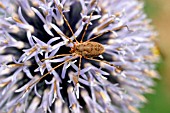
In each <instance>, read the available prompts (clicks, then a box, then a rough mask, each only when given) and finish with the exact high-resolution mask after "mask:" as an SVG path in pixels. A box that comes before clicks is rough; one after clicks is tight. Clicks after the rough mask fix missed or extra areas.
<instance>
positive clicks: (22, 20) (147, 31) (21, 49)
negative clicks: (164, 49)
mask: <svg viewBox="0 0 170 113" xmlns="http://www.w3.org/2000/svg"><path fill="white" fill-rule="evenodd" d="M143 5H144V4H143V2H141V1H140V2H139V1H138V0H1V1H0V14H1V15H0V112H10V113H21V112H26V113H46V112H51V113H69V112H73V113H86V112H88V113H139V111H138V108H139V107H141V106H142V105H143V103H145V102H147V100H146V98H145V97H144V96H143V94H145V93H152V92H153V90H152V88H151V87H152V86H154V84H155V83H154V80H153V79H154V78H159V75H158V73H157V71H156V65H155V64H156V63H157V62H158V61H159V51H158V48H157V46H156V44H155V37H156V36H157V33H156V32H155V31H154V28H153V27H152V26H151V25H150V22H151V20H150V19H147V16H146V14H145V13H144V12H143ZM59 8H61V11H62V13H61V12H60V10H59ZM93 11H94V14H93V15H92V16H91V17H90V14H92V13H91V12H93ZM62 14H63V15H64V16H65V17H66V19H67V21H68V22H69V24H70V26H71V28H73V33H71V31H70V28H69V26H68V24H67V22H66V20H65V18H64V17H63V15H62ZM89 19H90V20H89ZM87 24H89V26H88V29H87V31H86V35H85V37H84V40H88V39H91V38H93V37H94V36H97V35H100V34H102V33H103V35H101V36H100V37H98V38H96V39H95V40H92V41H96V42H98V43H101V44H102V45H103V47H104V48H105V51H104V53H103V54H101V55H99V56H98V57H97V59H98V60H100V61H101V62H95V61H92V60H87V59H86V58H83V60H82V63H81V66H80V67H81V69H80V72H79V65H78V63H79V57H78V56H76V55H75V54H72V53H70V52H69V50H70V48H73V46H74V44H76V40H78V41H80V37H81V36H82V33H83V32H84V31H85V27H86V25H87ZM121 26H126V27H122V28H121V29H115V28H119V27H121ZM107 31H109V32H107ZM105 32H107V33H105ZM68 38H69V39H68ZM75 39H76V40H75ZM70 40H71V41H72V42H73V43H71V42H70ZM63 48H64V49H63ZM61 53H62V54H67V55H63V56H62V55H61ZM57 55H61V56H57ZM68 59H71V60H68ZM105 61H106V62H109V63H110V64H112V65H114V66H112V65H109V64H108V63H106V62H105ZM63 62H64V63H63ZM61 63H63V64H62V65H61V66H59V67H57V68H55V67H56V66H57V65H60V64H61ZM117 67H120V68H121V70H118V69H117ZM47 73H48V74H47ZM79 73H80V77H79V78H78V75H79ZM46 74H47V75H46ZM44 75H46V76H45V77H43V76H44ZM42 77H43V78H42Z"/></svg>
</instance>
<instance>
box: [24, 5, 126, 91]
mask: <svg viewBox="0 0 170 113" xmlns="http://www.w3.org/2000/svg"><path fill="white" fill-rule="evenodd" d="M57 8H58V10H59V12H60V14H61V16H62V17H63V19H64V21H65V22H66V24H67V26H68V28H69V30H70V31H71V33H72V35H73V37H74V40H75V41H76V42H75V43H74V42H73V41H72V40H71V39H70V38H69V37H68V36H66V35H64V34H61V33H58V34H59V35H61V36H64V37H65V38H67V39H68V40H69V43H72V44H73V45H74V46H73V47H71V50H70V53H71V54H60V55H55V56H53V57H50V58H46V59H42V60H41V61H45V60H49V59H53V58H57V57H61V56H70V55H72V56H73V57H72V58H70V59H67V60H65V61H64V62H62V63H60V64H58V65H57V66H55V67H54V68H52V69H51V70H50V71H49V72H47V73H46V74H44V75H43V76H41V77H40V78H39V79H38V80H36V81H35V82H33V83H32V84H30V85H29V86H28V87H27V88H26V90H25V92H27V91H28V90H29V89H30V88H31V86H33V85H34V84H36V83H38V82H39V81H40V80H42V79H43V78H44V77H46V76H47V75H48V74H50V73H51V72H52V71H54V70H55V69H57V68H58V67H60V66H62V65H63V64H64V63H66V62H69V61H71V60H73V59H75V58H78V57H79V58H80V59H79V65H78V75H77V77H74V78H73V80H74V82H75V83H76V84H77V83H78V81H79V80H78V79H79V76H80V70H81V69H80V67H81V61H82V57H83V58H85V59H88V60H93V61H96V62H103V63H105V64H108V65H110V66H114V67H115V68H116V71H117V72H121V71H122V69H121V68H120V67H119V66H115V65H114V64H111V63H109V62H107V61H103V60H98V59H94V57H98V56H99V55H102V54H103V53H104V52H105V49H104V46H103V45H102V44H100V43H98V42H92V41H91V40H93V39H96V38H98V37H100V36H102V35H104V34H105V33H108V32H112V31H115V30H120V29H122V28H124V27H127V29H128V30H129V28H128V26H127V25H122V26H119V27H116V28H113V29H111V30H107V31H105V32H103V33H100V34H98V35H96V36H94V37H92V38H90V39H88V40H86V41H85V42H83V38H84V37H85V34H86V31H87V29H88V26H89V24H90V20H91V18H92V15H93V13H94V10H93V11H92V12H91V13H90V17H89V20H88V23H87V24H86V26H85V30H84V33H83V35H82V37H81V40H80V42H78V41H77V39H76V37H75V35H74V32H73V30H72V28H71V26H70V24H69V22H68V20H67V19H66V17H65V15H64V14H63V12H62V8H61V6H59V5H57Z"/></svg>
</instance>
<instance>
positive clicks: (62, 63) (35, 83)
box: [25, 56, 77, 92]
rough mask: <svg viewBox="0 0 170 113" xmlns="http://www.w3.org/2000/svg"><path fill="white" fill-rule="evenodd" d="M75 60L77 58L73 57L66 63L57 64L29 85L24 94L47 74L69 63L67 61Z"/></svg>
mask: <svg viewBox="0 0 170 113" xmlns="http://www.w3.org/2000/svg"><path fill="white" fill-rule="evenodd" d="M75 58H77V56H74V57H72V58H70V59H67V60H66V61H64V62H62V63H60V64H58V65H57V66H55V67H54V68H52V69H51V70H50V71H49V72H47V73H46V74H44V75H43V76H41V77H40V78H39V79H38V80H36V81H35V82H33V83H32V84H30V85H29V86H28V87H27V88H26V89H25V92H27V91H28V90H29V89H30V88H31V86H33V85H34V84H36V83H38V82H39V81H41V80H42V79H43V78H44V77H46V76H47V75H48V74H50V73H51V72H52V71H54V70H55V69H57V68H58V67H60V66H62V65H63V64H64V63H66V62H69V61H71V60H73V59H75Z"/></svg>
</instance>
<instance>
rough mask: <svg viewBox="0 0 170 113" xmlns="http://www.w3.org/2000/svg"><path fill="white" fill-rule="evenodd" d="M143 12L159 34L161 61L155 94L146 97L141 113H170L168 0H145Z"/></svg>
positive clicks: (169, 3)
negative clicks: (159, 77) (146, 100)
mask: <svg viewBox="0 0 170 113" xmlns="http://www.w3.org/2000/svg"><path fill="white" fill-rule="evenodd" d="M145 12H146V13H147V14H148V17H149V18H151V19H152V20H153V22H152V24H153V25H154V26H155V28H156V30H157V31H158V32H159V36H158V46H159V47H160V50H161V55H162V59H163V60H162V61H161V63H160V64H159V66H158V70H159V72H160V75H161V79H160V80H156V83H157V84H156V86H155V87H154V89H155V93H154V94H148V95H146V97H147V99H148V103H146V104H145V106H144V108H142V109H141V113H170V76H169V75H170V0H145Z"/></svg>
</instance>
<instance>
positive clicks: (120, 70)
mask: <svg viewBox="0 0 170 113" xmlns="http://www.w3.org/2000/svg"><path fill="white" fill-rule="evenodd" d="M86 59H88V60H93V61H96V62H103V63H105V64H108V65H110V66H113V67H115V68H116V70H115V71H116V72H118V73H120V72H122V70H123V69H122V68H121V67H119V66H115V65H114V64H111V63H109V62H107V61H103V60H98V59H94V58H86Z"/></svg>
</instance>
